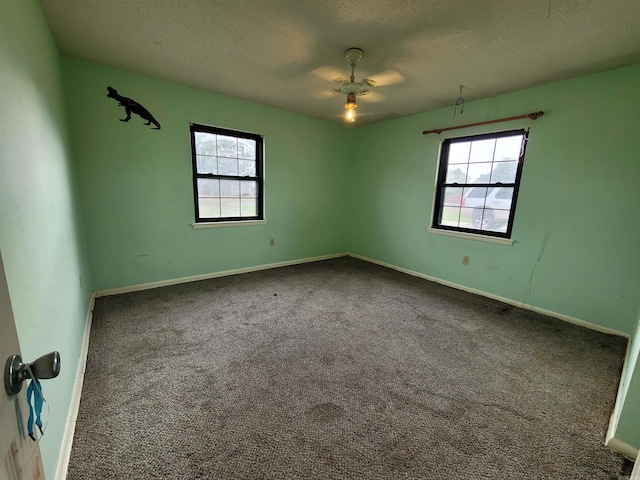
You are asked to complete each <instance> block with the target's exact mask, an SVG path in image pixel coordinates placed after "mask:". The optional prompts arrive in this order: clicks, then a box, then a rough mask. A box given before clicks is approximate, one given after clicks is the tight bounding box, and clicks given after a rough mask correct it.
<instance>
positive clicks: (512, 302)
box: [347, 253, 631, 339]
mask: <svg viewBox="0 0 640 480" xmlns="http://www.w3.org/2000/svg"><path fill="white" fill-rule="evenodd" d="M347 255H349V256H350V257H353V258H358V259H360V260H364V261H365V262H370V263H375V264H376V265H381V266H383V267H387V268H391V269H392V270H397V271H398V272H402V273H406V274H408V275H412V276H414V277H419V278H424V279H425V280H429V281H432V282H435V283H439V284H441V285H445V286H447V287H452V288H456V289H458V290H463V291H465V292H469V293H473V294H475V295H480V296H483V297H487V298H491V299H493V300H498V301H499V302H502V303H507V304H509V305H513V306H515V307H520V308H524V309H525V310H531V311H532V312H537V313H541V314H542V315H547V316H549V317H553V318H557V319H559V320H564V321H565V322H569V323H573V324H575V325H580V326H581V327H586V328H590V329H591V330H597V331H598V332H602V333H608V334H611V335H618V336H620V337H624V338H626V339H629V338H631V336H630V335H629V334H628V333H624V332H621V331H619V330H615V329H613V328H609V327H603V326H602V325H597V324H595V323H591V322H587V321H584V320H581V319H579V318H575V317H570V316H569V315H564V314H562V313H558V312H554V311H551V310H546V309H544V308H539V307H536V306H534V305H529V304H526V303H522V302H518V301H516V300H511V299H510V298H506V297H501V296H499V295H494V294H493V293H488V292H484V291H482V290H477V289H475V288H471V287H467V286H465V285H461V284H459V283H454V282H450V281H448V280H443V279H441V278H437V277H432V276H431V275H426V274H424V273H420V272H416V271H415V270H409V269H407V268H402V267H398V266H396V265H392V264H390V263H385V262H381V261H379V260H374V259H373V258H368V257H365V256H362V255H358V254H355V253H347Z"/></svg>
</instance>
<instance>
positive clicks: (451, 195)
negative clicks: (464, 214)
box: [443, 187, 463, 207]
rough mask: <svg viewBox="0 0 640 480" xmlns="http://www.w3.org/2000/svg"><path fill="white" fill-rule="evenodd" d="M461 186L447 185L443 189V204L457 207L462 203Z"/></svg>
mask: <svg viewBox="0 0 640 480" xmlns="http://www.w3.org/2000/svg"><path fill="white" fill-rule="evenodd" d="M462 190H463V189H462V187H447V188H445V189H444V202H443V203H444V205H446V206H450V207H453V206H456V207H459V206H460V204H461V203H462Z"/></svg>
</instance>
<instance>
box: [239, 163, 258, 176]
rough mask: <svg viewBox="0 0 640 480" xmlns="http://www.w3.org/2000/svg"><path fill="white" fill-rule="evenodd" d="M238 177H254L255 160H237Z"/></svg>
mask: <svg viewBox="0 0 640 480" xmlns="http://www.w3.org/2000/svg"><path fill="white" fill-rule="evenodd" d="M238 175H240V176H241V177H255V176H256V161H255V160H238Z"/></svg>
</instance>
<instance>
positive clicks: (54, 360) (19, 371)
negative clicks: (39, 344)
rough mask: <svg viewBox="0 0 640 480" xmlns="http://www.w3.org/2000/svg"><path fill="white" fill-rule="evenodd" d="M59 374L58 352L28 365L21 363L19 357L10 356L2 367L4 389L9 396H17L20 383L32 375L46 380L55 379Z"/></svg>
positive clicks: (20, 386) (48, 354)
mask: <svg viewBox="0 0 640 480" xmlns="http://www.w3.org/2000/svg"><path fill="white" fill-rule="evenodd" d="M29 372H31V373H29ZM59 373H60V354H59V353H58V352H51V353H47V354H46V355H43V356H42V357H40V358H38V359H37V360H35V361H33V362H31V363H29V364H27V363H22V357H21V356H20V355H11V356H10V357H9V358H7V363H6V364H5V367H4V389H5V390H6V391H7V393H8V394H9V395H17V394H18V393H19V392H20V389H21V388H22V382H24V381H25V380H27V379H28V378H31V375H32V374H33V376H34V377H36V378H39V379H47V378H55V377H57V376H58V374H59Z"/></svg>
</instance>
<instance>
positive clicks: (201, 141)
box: [195, 132, 216, 156]
mask: <svg viewBox="0 0 640 480" xmlns="http://www.w3.org/2000/svg"><path fill="white" fill-rule="evenodd" d="M195 141H196V154H198V155H210V156H214V155H215V154H216V136H215V135H213V134H211V133H204V132H195Z"/></svg>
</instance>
